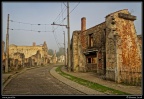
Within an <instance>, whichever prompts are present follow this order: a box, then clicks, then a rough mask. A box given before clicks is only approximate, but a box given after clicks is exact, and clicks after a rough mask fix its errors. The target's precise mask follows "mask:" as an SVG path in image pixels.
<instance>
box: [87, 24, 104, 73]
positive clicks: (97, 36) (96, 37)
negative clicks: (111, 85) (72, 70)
mask: <svg viewBox="0 0 144 99" xmlns="http://www.w3.org/2000/svg"><path fill="white" fill-rule="evenodd" d="M105 28H106V26H105V22H103V23H100V24H98V25H96V26H94V27H91V28H89V29H87V30H86V31H85V32H86V35H85V37H86V45H87V46H86V50H90V49H93V48H94V49H95V50H97V52H96V53H97V54H96V56H97V62H96V63H97V64H95V67H93V66H92V68H93V69H96V71H97V73H98V74H103V73H104V58H103V55H104V50H105ZM89 34H93V47H89ZM91 70H92V69H91ZM88 71H89V70H88Z"/></svg>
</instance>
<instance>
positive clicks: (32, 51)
mask: <svg viewBox="0 0 144 99" xmlns="http://www.w3.org/2000/svg"><path fill="white" fill-rule="evenodd" d="M9 59H10V67H11V69H15V68H18V67H23V66H36V65H46V64H48V63H49V57H48V47H47V44H46V42H44V43H43V45H42V46H40V45H36V43H33V46H17V45H14V44H12V45H10V46H9ZM18 63H19V64H18ZM17 65H18V66H17Z"/></svg>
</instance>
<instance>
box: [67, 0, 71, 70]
mask: <svg viewBox="0 0 144 99" xmlns="http://www.w3.org/2000/svg"><path fill="white" fill-rule="evenodd" d="M69 25H70V22H69V2H67V30H68V72H70V70H71V69H70V68H71V58H70V26H69Z"/></svg>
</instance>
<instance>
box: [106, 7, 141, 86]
mask: <svg viewBox="0 0 144 99" xmlns="http://www.w3.org/2000/svg"><path fill="white" fill-rule="evenodd" d="M120 12H121V13H125V14H129V12H128V10H127V9H124V10H120V11H117V12H115V13H113V14H110V15H109V16H107V17H106V23H107V24H106V25H107V39H106V55H107V56H106V59H107V60H106V64H107V66H106V70H107V71H106V73H107V74H106V76H107V78H110V79H113V80H115V81H117V82H118V83H120V82H121V83H128V84H132V85H140V84H141V78H142V71H141V70H142V60H141V55H140V48H139V45H138V43H139V42H138V39H137V35H136V31H135V27H134V22H133V20H128V19H124V18H120V17H119V16H118V13H120Z"/></svg>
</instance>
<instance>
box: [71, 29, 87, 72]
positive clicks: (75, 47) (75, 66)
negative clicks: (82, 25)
mask: <svg viewBox="0 0 144 99" xmlns="http://www.w3.org/2000/svg"><path fill="white" fill-rule="evenodd" d="M79 33H80V31H74V32H73V35H72V40H71V58H72V61H71V65H72V66H71V68H72V71H74V72H78V71H81V72H85V71H86V69H85V66H86V58H85V55H84V54H83V50H82V45H81V40H80V37H81V35H80V34H79Z"/></svg>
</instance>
